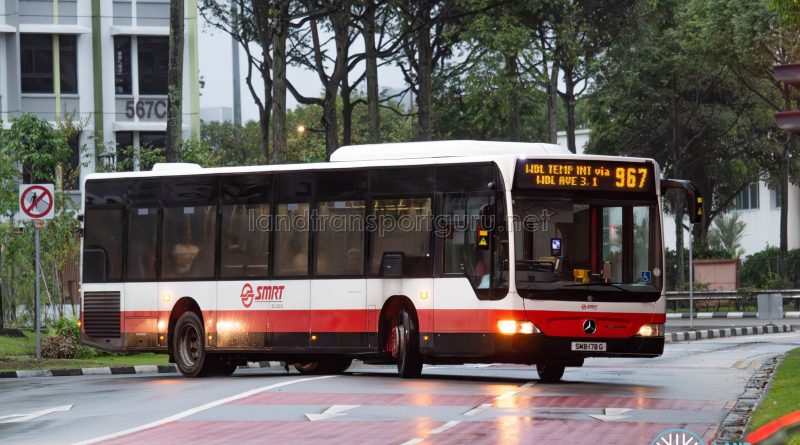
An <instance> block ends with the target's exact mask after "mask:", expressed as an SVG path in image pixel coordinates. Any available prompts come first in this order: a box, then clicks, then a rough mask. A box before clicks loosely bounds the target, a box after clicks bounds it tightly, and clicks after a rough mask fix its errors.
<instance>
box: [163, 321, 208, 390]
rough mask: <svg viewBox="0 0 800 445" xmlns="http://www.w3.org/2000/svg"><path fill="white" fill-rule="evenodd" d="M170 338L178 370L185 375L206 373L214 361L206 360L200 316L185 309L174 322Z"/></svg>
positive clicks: (196, 375)
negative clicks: (172, 333)
mask: <svg viewBox="0 0 800 445" xmlns="http://www.w3.org/2000/svg"><path fill="white" fill-rule="evenodd" d="M174 332H175V333H174V337H173V339H172V348H173V349H172V355H173V357H174V358H175V365H176V366H177V367H178V371H180V372H181V374H183V375H184V376H186V377H200V376H203V375H206V374H208V372H209V371H210V369H211V367H213V366H214V363H212V362H211V361H209V360H208V355H207V354H206V347H205V342H204V341H203V340H204V337H205V332H204V330H203V322H202V320H200V317H199V316H198V315H197V314H196V313H194V312H192V311H187V312H184V313H183V314H181V316H180V318H178V321H177V322H176V323H175V331H174Z"/></svg>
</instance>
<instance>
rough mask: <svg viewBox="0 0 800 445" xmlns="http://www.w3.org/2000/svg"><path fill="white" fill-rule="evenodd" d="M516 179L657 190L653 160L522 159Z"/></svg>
mask: <svg viewBox="0 0 800 445" xmlns="http://www.w3.org/2000/svg"><path fill="white" fill-rule="evenodd" d="M514 183H515V184H516V187H519V188H524V189H545V190H596V191H620V192H647V193H654V192H655V178H654V172H653V164H651V163H640V162H625V161H596V160H562V159H557V160H556V159H546V160H535V159H520V160H519V161H517V171H516V175H515V178H514Z"/></svg>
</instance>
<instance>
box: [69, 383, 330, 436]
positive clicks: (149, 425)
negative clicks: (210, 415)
mask: <svg viewBox="0 0 800 445" xmlns="http://www.w3.org/2000/svg"><path fill="white" fill-rule="evenodd" d="M333 377H337V376H335V375H323V376H320V377H308V378H303V379H295V380H289V381H287V382H281V383H275V384H273V385H267V386H262V387H261V388H256V389H251V390H250V391H245V392H243V393H240V394H236V395H233V396H230V397H225V398H224V399H219V400H215V401H213V402H209V403H206V404H204V405H200V406H198V407H196V408H192V409H187V410H186V411H183V412H180V413H178V414H175V415H173V416H169V417H165V418H163V419H161V420H156V421H155V422H150V423H147V424H145V425H141V426H137V427H134V428H130V429H127V430H123V431H120V432H117V433H112V434H108V435H105V436H101V437H96V438H94V439H88V440H84V441H82V442H77V443H75V444H74V445H88V444H92V443H97V442H102V441H105V440H111V439H115V438H117V437H121V436H127V435H128V434H133V433H137V432H139V431H144V430H149V429H150V428H155V427H157V426H161V425H164V424H166V423H170V422H174V421H176V420H180V419H183V418H185V417H189V416H191V415H194V414H197V413H199V412H202V411H206V410H209V409H211V408H214V407H217V406H220V405H224V404H226V403H229V402H233V401H235V400H239V399H244V398H245V397H250V396H252V395H254V394H259V393H262V392H265V391H270V390H273V389H275V388H282V387H284V386H289V385H294V384H295V383H303V382H310V381H312V380H321V379H330V378H333Z"/></svg>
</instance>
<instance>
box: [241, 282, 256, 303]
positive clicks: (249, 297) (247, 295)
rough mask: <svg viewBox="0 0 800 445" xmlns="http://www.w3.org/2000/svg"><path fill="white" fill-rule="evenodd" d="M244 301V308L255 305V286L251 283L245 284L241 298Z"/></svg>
mask: <svg viewBox="0 0 800 445" xmlns="http://www.w3.org/2000/svg"><path fill="white" fill-rule="evenodd" d="M239 298H241V299H242V304H243V305H244V307H250V305H251V304H253V286H251V285H250V283H245V285H244V287H242V294H241V295H240V296H239Z"/></svg>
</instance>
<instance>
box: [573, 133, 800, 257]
mask: <svg viewBox="0 0 800 445" xmlns="http://www.w3.org/2000/svg"><path fill="white" fill-rule="evenodd" d="M590 133H591V130H588V129H579V130H576V131H575V145H576V146H577V149H578V153H583V147H584V146H585V145H586V143H587V142H589V135H590ZM558 144H559V145H561V146H562V147H566V146H567V136H566V132H563V131H560V132H558ZM731 212H737V213H738V214H739V219H740V220H741V221H744V223H745V225H746V226H745V233H744V237H743V238H742V240H741V246H742V250H743V251H744V255H745V256H747V255H751V254H754V253H756V252H758V251H761V250H763V249H764V248H766V247H767V246H772V247H778V246H780V245H781V199H780V191H779V190H775V189H773V188H771V187H770V186H769V185H768V184H767V183H766V182H764V181H759V182H754V183H752V184H750V185H749V186H748V187H747V188H745V189H744V190H743V191H742V192H741V193H739V195H738V196H737V197H736V199H735V200H734V203H733V208H732V209H731ZM788 216H789V220H788V225H789V230H788V240H787V241H788V246H789V249H790V250H791V249H797V248H800V187H798V186H796V185H794V184H790V185H789V215H788ZM712 227H713V223H712ZM664 242H665V245H666V247H668V248H670V249H675V218H674V217H672V216H671V215H665V216H664ZM684 243H685V246H686V247H687V248H688V247H689V236H688V231H687V232H686V234H685V238H684Z"/></svg>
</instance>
